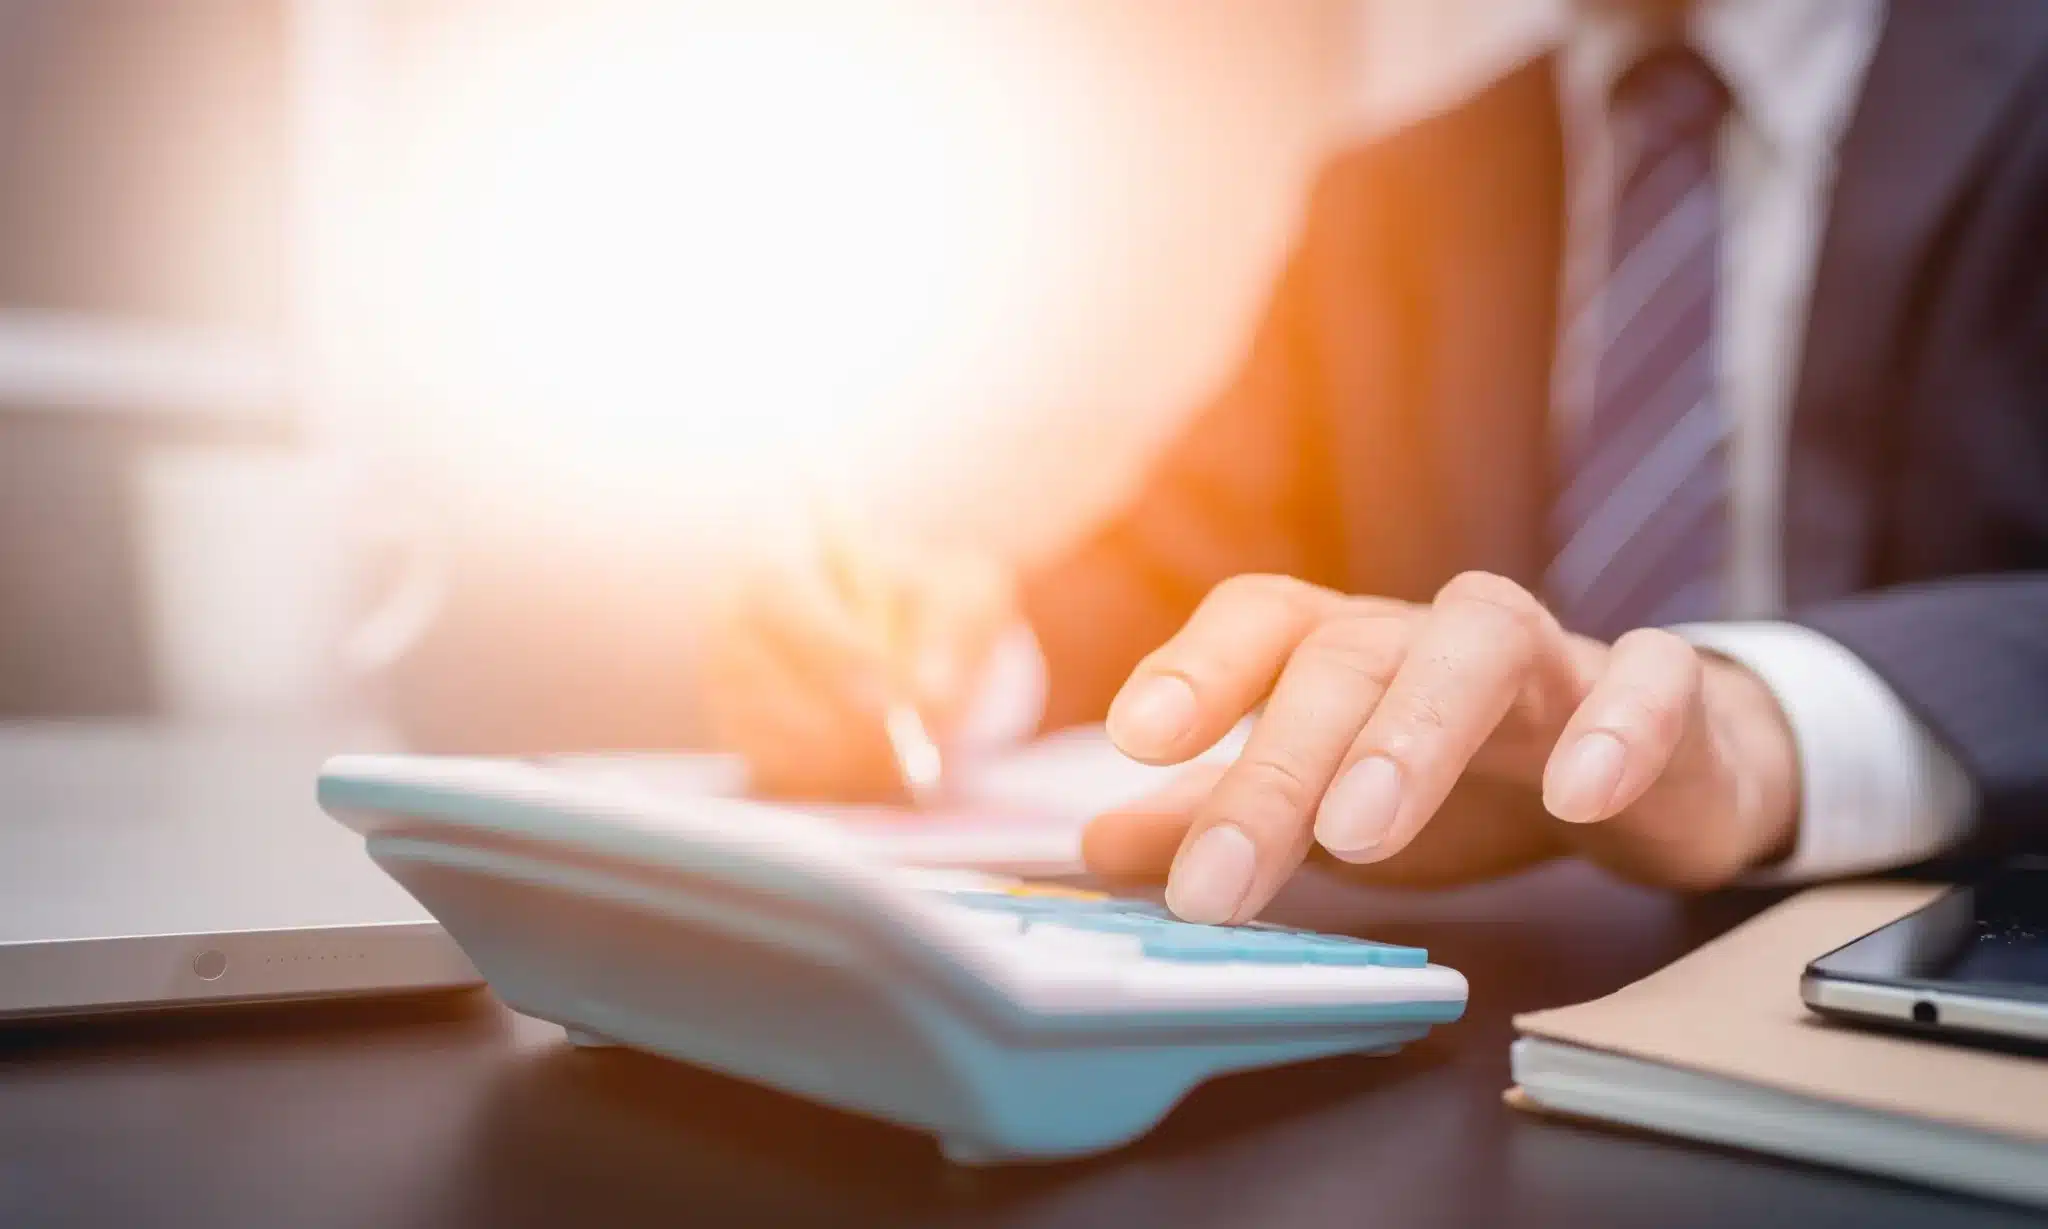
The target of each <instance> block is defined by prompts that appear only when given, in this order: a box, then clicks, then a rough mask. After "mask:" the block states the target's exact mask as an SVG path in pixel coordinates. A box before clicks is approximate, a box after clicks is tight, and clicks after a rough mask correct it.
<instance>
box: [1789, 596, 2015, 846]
mask: <svg viewBox="0 0 2048 1229" xmlns="http://www.w3.org/2000/svg"><path fill="white" fill-rule="evenodd" d="M1799 621H1800V622H1801V623H1804V624H1805V625H1806V626H1808V627H1811V628H1813V629H1814V630H1815V631H1818V632H1820V633H1822V634H1823V635H1826V636H1828V637H1830V638H1832V639H1833V640H1834V641H1836V642H1837V643H1839V644H1841V645H1843V646H1844V647H1846V648H1848V649H1849V650H1850V651H1851V652H1854V653H1855V654H1856V655H1857V656H1859V657H1861V658H1862V659H1863V661H1864V662H1865V663H1867V664H1868V665H1869V666H1870V667H1871V669H1873V670H1875V671H1876V672H1877V674H1878V675H1879V676H1880V677H1882V678H1883V679H1884V681H1885V682H1886V683H1887V684H1888V685H1889V686H1890V687H1891V689H1892V691H1893V692H1894V694H1896V695H1897V696H1898V697H1899V699H1900V700H1901V701H1903V702H1904V703H1905V704H1906V706H1907V707H1908V708H1910V709H1911V710H1912V711H1913V713H1914V715H1915V716H1917V717H1918V718H1919V720H1920V722H1921V723H1922V724H1923V725H1924V726H1925V727H1926V728H1927V730H1928V731H1929V732H1930V733H1932V734H1933V735H1934V736H1935V737H1936V738H1937V739H1939V740H1940V741H1941V743H1942V744H1943V746H1945V747H1946V748H1948V750H1949V752H1950V753H1951V754H1952V755H1953V756H1954V757H1955V759H1956V762H1957V763H1958V764H1960V765H1961V767H1962V769H1963V771H1964V772H1965V773H1967V774H1968V776H1969V777H1970V780H1971V783H1972V784H1973V785H1974V786H1975V789H1976V793H1977V799H1978V814H1977V823H1976V825H1975V834H1974V836H1973V838H1972V840H1971V842H1970V844H1969V845H1968V846H1967V847H1966V848H1965V850H1964V851H1963V852H1965V853H1969V854H1977V855H1985V856H2000V855H2004V854H2008V853H2011V852H2015V851H2019V850H2035V851H2048V572H2030V573H2016V574H2012V575H2006V576H1998V577H1973V578H1967V579H1956V580H1947V581H1938V582H1932V583H1928V584H1925V585H1918V586H1907V587H1902V588H1897V589H1887V590H1882V591H1878V592H1873V593H1868V594H1863V595H1859V596H1857V597H1852V598H1846V599H1843V600H1841V601H1837V602H1831V603H1828V604H1825V605H1823V606H1820V607H1817V608H1815V609H1812V610H1808V611H1806V612H1803V614H1802V615H1801V616H1800V618H1799Z"/></svg>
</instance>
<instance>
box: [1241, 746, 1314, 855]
mask: <svg viewBox="0 0 2048 1229" xmlns="http://www.w3.org/2000/svg"><path fill="white" fill-rule="evenodd" d="M1229 775H1230V777H1232V778H1234V779H1232V780H1229V781H1228V782H1227V783H1226V784H1225V786H1223V787H1221V788H1219V790H1218V793H1219V794H1224V795H1226V796H1227V797H1228V799H1229V800H1228V801H1227V802H1226V803H1225V809H1226V810H1228V811H1230V812H1232V813H1234V814H1235V815H1237V816H1238V817H1239V818H1240V819H1241V820H1242V821H1244V823H1243V826H1244V827H1245V828H1246V829H1248V830H1250V831H1251V833H1252V836H1253V838H1254V839H1258V837H1259V833H1260V832H1261V831H1262V830H1267V829H1268V826H1269V825H1271V824H1275V823H1283V824H1284V823H1286V822H1288V821H1290V820H1293V819H1298V818H1299V817H1301V816H1304V815H1307V814H1308V813H1309V811H1310V810H1311V809H1312V807H1313V806H1314V804H1315V801H1316V797H1317V794H1318V792H1319V791H1318V789H1317V787H1316V785H1315V783H1314V782H1313V781H1311V780H1310V778H1309V774H1308V773H1307V772H1306V771H1305V770H1304V769H1303V768H1302V766H1301V765H1300V764H1298V763H1296V762H1295V761H1294V760H1293V759H1292V758H1291V757H1289V756H1286V755H1264V756H1260V757H1258V758H1256V759H1252V758H1246V759H1243V760H1240V761H1238V763H1237V764H1236V765H1235V767H1234V769H1233V770H1232V772H1231V773H1230V774H1229Z"/></svg>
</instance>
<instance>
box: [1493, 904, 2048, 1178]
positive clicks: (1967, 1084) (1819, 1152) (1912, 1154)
mask: <svg viewBox="0 0 2048 1229" xmlns="http://www.w3.org/2000/svg"><path fill="white" fill-rule="evenodd" d="M1941 890H1942V889H1941V888H1939V887H1935V886H1930V885H1925V884H1904V883H1863V884H1842V885H1836V886H1832V887H1826V888H1819V889H1815V890H1813V891H1809V892H1806V893H1803V894H1801V895H1799V896H1796V897H1794V898H1792V899H1791V900H1788V901H1786V902H1784V903H1783V904H1780V905H1778V906H1776V907H1775V908H1773V909H1770V910H1768V911H1766V912H1764V913H1762V914H1759V915H1758V916H1757V917H1755V918H1753V919H1751V920H1750V921H1749V922H1747V923H1745V924H1744V925H1742V926H1740V927H1738V928H1736V929H1735V930H1733V931H1731V932H1729V933H1728V934H1726V935H1723V936H1722V937H1721V938H1719V939H1716V940H1715V941H1713V942H1711V943H1708V944H1706V945H1705V946H1704V947H1701V948H1700V949H1699V950H1698V951H1696V952H1693V953H1692V954H1691V955H1689V956H1687V957H1685V958H1684V959H1682V960H1680V961H1678V962H1677V963H1675V964H1673V965H1671V966H1670V967H1668V968H1665V969H1663V970H1661V971H1659V972H1657V973H1654V974H1652V975H1651V976H1649V977H1647V978H1644V979H1643V980H1642V981H1639V982H1637V983H1635V984H1634V985H1632V986H1629V987H1627V988H1625V989H1623V990H1620V991H1618V992H1616V993H1614V994H1611V995H1609V996H1607V997H1606V998H1603V999H1596V1000H1594V1001H1593V1002H1590V1003H1582V1004H1580V1005H1578V1006H1575V1007H1563V1008H1558V1009H1555V1010H1551V1011H1540V1012H1535V1013H1532V1014H1527V1015H1522V1016H1518V1017H1516V1019H1515V1027H1516V1028H1517V1029H1518V1030H1519V1031H1520V1033H1521V1039H1520V1040H1518V1041H1516V1042H1515V1045H1514V1052H1513V1064H1514V1075H1515V1080H1516V1083H1517V1087H1516V1088H1515V1089H1513V1090H1511V1091H1510V1093H1509V1094H1508V1100H1509V1103H1510V1104H1513V1105H1517V1106H1519V1107H1521V1108H1525V1109H1532V1110H1538V1111H1549V1112H1553V1113H1558V1114H1563V1115H1569V1116H1574V1117H1580V1118H1589V1119H1598V1120H1603V1121H1607V1122H1612V1123H1619V1124H1622V1125H1626V1126H1632V1127H1638V1128H1641V1129H1644V1130H1649V1131H1657V1132H1662V1133H1666V1134H1671V1135H1678V1136H1684V1137H1686V1138H1690V1139H1697V1140H1703V1141H1707V1142H1710V1143H1715V1144H1723V1145H1729V1146H1733V1147H1739V1148H1748V1149H1752V1150H1755V1151H1760V1152H1769V1153H1776V1154H1778V1155H1781V1156H1787V1157H1793V1158H1796V1159H1800V1160H1806V1161H1814V1162H1819V1163H1821V1164H1827V1165H1835V1166H1840V1167H1843V1168H1847V1169H1855V1170H1862V1171H1866V1172H1869V1173H1876V1174H1882V1175H1886V1176H1889V1177H1894V1178H1901V1179H1905V1180H1907V1181H1912V1182H1920V1183H1925V1184H1927V1185H1929V1186H1937V1187H1944V1188H1948V1189H1951V1190H1958V1191H1964V1192H1968V1193H1972V1194H1978V1195H1984V1196H1989V1197H1992V1198H1999V1199H2007V1200H2013V1201H2016V1202H2021V1203H2028V1204H2033V1205H2036V1206H2041V1207H2048V1058H2042V1057H2033V1056H2028V1055H2025V1054H2017V1053H2008V1052H2002V1051H1998V1050H1992V1049H1978V1048H1973V1047H1967V1046H1961V1045H1956V1044H1952V1043H1944V1042H1936V1041H1929V1040H1920V1039H1915V1038H1910V1037H1905V1036H1897V1035H1890V1034H1886V1033H1881V1032H1873V1031H1866V1030H1862V1029H1856V1028H1851V1027H1848V1026H1844V1025H1840V1024H1831V1023H1828V1022H1825V1021H1822V1020H1821V1019H1820V1018H1819V1017H1817V1016H1815V1015H1814V1014H1813V1013H1812V1012H1810V1011H1808V1010H1807V1008H1806V1006H1805V1004H1804V1003H1802V1002H1801V1001H1800V998H1799V977H1800V973H1801V971H1802V970H1803V969H1804V968H1805V966H1806V963H1807V961H1809V960H1811V959H1813V958H1814V957H1816V956H1819V955H1822V954H1823V953H1826V952H1828V951H1831V950H1833V949H1834V948H1836V947H1839V946H1840V945H1842V944H1844V943H1847V942H1849V941H1850V940H1852V939H1855V938H1857V937H1858V936H1860V935H1863V934H1867V933H1868V932H1870V931H1872V930H1875V929H1877V928H1878V927H1880V926H1883V925H1885V924H1886V923H1888V922H1891V921H1894V920H1896V919H1897V918H1900V917H1903V916H1904V915H1906V914H1907V913H1910V912H1912V911H1913V910H1914V909H1917V908H1919V907H1920V906H1921V905H1924V904H1926V903H1927V902H1928V901H1929V900H1931V899H1932V898H1933V897H1934V896H1935V895H1936V894H1938V893H1939V892H1940V891H1941Z"/></svg>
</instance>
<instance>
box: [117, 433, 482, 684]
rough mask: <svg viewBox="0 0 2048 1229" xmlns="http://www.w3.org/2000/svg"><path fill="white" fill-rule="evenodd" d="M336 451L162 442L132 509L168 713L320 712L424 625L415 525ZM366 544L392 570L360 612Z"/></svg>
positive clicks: (427, 580) (421, 551) (426, 594)
mask: <svg viewBox="0 0 2048 1229" xmlns="http://www.w3.org/2000/svg"><path fill="white" fill-rule="evenodd" d="M351 477H352V475H351V470H350V468H349V467H348V466H347V465H345V464H343V463H342V462H341V460H340V459H338V458H336V457H333V456H327V455H322V454H317V453H309V452H302V451H284V450H279V451H256V450H245V449H234V448H221V447H197V446H195V447H189V448H175V449H164V450H160V451H157V452H154V453H152V454H149V455H147V456H145V457H144V459H143V460H142V461H141V463H140V464H139V467H138V471H137V474H136V494H137V498H136V500H135V503H134V508H135V512H136V515H137V516H138V517H139V518H140V525H139V527H138V533H137V540H138V542H139V543H140V544H141V548H142V549H141V559H140V560H139V563H140V566H141V569H142V576H143V585H142V592H143V595H144V601H145V618H146V627H147V634H148V637H149V647H150V654H151V661H152V665H153V669H154V671H155V675H156V683H157V695H158V699H159V705H160V707H161V709H162V710H163V711H164V713H165V714H166V715H168V716H171V717H174V718H187V719H201V720H205V719H221V718H252V717H271V718H277V717H292V716H317V715H320V714H322V713H325V712H329V711H331V710H332V709H333V708H334V706H335V705H336V703H337V701H338V700H339V699H340V698H341V697H342V695H343V694H344V693H345V690H346V687H347V685H348V683H349V682H350V679H351V676H353V675H357V674H361V673H365V672H368V671H372V670H376V669H378V668H381V667H383V666H386V665H389V664H390V663H391V662H392V661H394V660H396V659H397V658H398V657H399V656H400V655H401V654H402V653H403V652H404V651H405V649H406V647H407V646H408V645H410V644H411V643H412V642H413V641H414V640H415V639H417V637H418V636H419V634H420V633H421V632H422V631H424V630H425V628H426V626H427V624H428V623H429V622H430V621H431V620H432V619H433V617H434V614H435V612H436V611H437V610H438V608H439V606H440V603H441V583H442V577H441V571H440V567H439V565H438V561H437V560H435V559H434V558H433V557H432V549H433V544H432V542H431V541H430V540H429V539H428V537H427V535H426V534H425V533H424V532H423V527H422V526H420V525H418V524H417V523H414V524H410V525H408V524H406V523H405V520H406V518H405V517H404V516H403V514H402V510H399V509H394V508H392V507H390V506H389V501H384V502H383V503H382V504H381V505H380V504H378V503H374V502H372V501H369V500H365V499H362V498H359V497H358V495H359V493H358V492H357V491H356V490H355V489H354V486H353V484H352V481H351ZM373 547H383V548H385V549H390V548H392V547H396V548H397V553H398V555H399V557H400V559H401V560H402V562H401V563H400V565H399V566H398V567H397V568H396V569H395V572H396V578H395V579H394V580H393V581H392V583H391V584H390V585H389V586H388V587H387V589H386V591H385V592H383V593H382V594H380V595H378V596H377V599H376V601H375V602H374V603H373V604H371V605H370V606H369V608H368V609H363V606H364V602H363V597H362V595H361V593H360V587H361V586H360V585H359V584H358V583H357V582H358V578H359V577H360V576H361V574H362V573H361V570H360V568H361V563H362V560H363V559H364V557H365V556H366V555H367V554H368V552H369V551H370V550H371V549H372V548H373Z"/></svg>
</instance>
